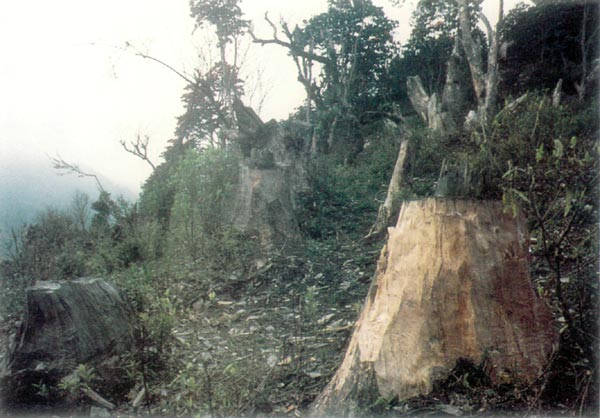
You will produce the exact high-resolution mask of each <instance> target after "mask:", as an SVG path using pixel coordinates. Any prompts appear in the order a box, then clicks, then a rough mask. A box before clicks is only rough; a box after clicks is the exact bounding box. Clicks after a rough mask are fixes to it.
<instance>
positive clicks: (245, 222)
mask: <svg viewBox="0 0 600 418" xmlns="http://www.w3.org/2000/svg"><path fill="white" fill-rule="evenodd" d="M234 109H235V111H236V117H237V119H238V125H239V135H238V139H237V140H238V143H239V144H240V149H241V151H242V159H241V161H240V167H239V168H240V174H239V184H238V191H237V194H236V199H235V202H234V205H233V207H234V214H233V225H234V226H235V227H236V228H237V229H238V230H241V231H243V232H248V233H255V234H256V235H257V236H258V237H259V239H260V243H261V246H262V248H263V249H269V248H270V247H272V246H273V244H278V243H283V242H288V241H295V240H297V239H298V238H299V237H300V229H299V226H298V221H297V219H296V211H297V208H296V205H297V203H296V200H297V199H296V196H297V194H298V191H299V190H302V189H304V188H305V187H306V173H305V169H306V167H305V164H306V161H305V157H306V150H305V143H304V142H305V141H304V140H303V139H302V138H296V137H292V136H288V135H285V133H284V132H283V129H282V128H281V127H280V126H279V125H278V124H277V123H276V122H275V121H270V122H267V123H263V122H262V121H261V120H260V118H259V117H258V116H257V115H256V113H254V111H252V109H250V108H248V107H246V106H244V105H243V104H242V103H241V102H240V101H236V102H235V103H234Z"/></svg>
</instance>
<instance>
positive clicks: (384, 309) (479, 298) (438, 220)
mask: <svg viewBox="0 0 600 418" xmlns="http://www.w3.org/2000/svg"><path fill="white" fill-rule="evenodd" d="M528 257H529V255H528V234H527V230H526V223H525V219H523V217H522V216H517V217H513V216H512V215H509V214H506V213H504V211H503V207H502V203H500V202H495V201H475V200H453V199H435V198H432V199H426V200H422V201H413V202H408V203H405V204H404V206H403V207H402V209H401V212H400V215H399V218H398V222H397V224H396V227H395V228H390V234H389V239H388V242H387V245H386V246H385V247H384V249H383V251H382V253H381V257H380V259H379V263H378V266H377V272H376V275H375V278H374V282H373V284H372V287H371V289H370V291H369V294H368V296H367V300H366V303H365V307H364V310H363V312H362V314H361V316H360V318H359V320H358V322H357V324H356V328H355V331H354V334H353V336H352V340H351V342H350V345H349V347H348V350H347V351H346V355H345V358H344V360H343V362H342V365H341V366H340V367H339V369H338V370H337V372H336V374H335V376H334V377H333V379H332V380H331V382H330V383H329V384H328V385H327V387H326V388H325V389H324V391H323V392H322V393H321V395H320V396H319V397H318V398H317V400H316V401H315V403H314V405H313V409H312V412H313V416H331V414H334V415H335V416H338V417H343V416H353V415H356V414H358V416H360V415H361V413H360V412H357V411H360V410H361V408H364V407H365V406H367V405H369V404H372V402H374V401H375V400H377V399H378V398H379V397H384V398H386V399H392V398H394V397H398V399H400V400H402V399H407V398H410V397H413V396H418V395H426V394H428V393H429V392H430V391H431V390H432V387H433V383H434V382H435V381H437V380H438V379H442V378H444V377H445V376H446V375H447V374H448V373H449V372H450V371H451V370H452V368H453V367H454V366H455V364H456V363H457V361H458V360H459V359H461V358H463V359H469V360H471V361H472V362H474V363H475V364H482V363H483V364H485V367H486V372H487V373H488V374H489V376H490V378H491V379H492V381H493V382H495V383H501V382H502V379H503V378H504V376H505V375H506V374H508V375H510V376H511V378H512V382H513V383H514V384H517V385H521V384H523V385H524V384H528V383H531V382H533V381H535V380H536V379H537V378H538V376H539V375H540V373H541V372H542V371H543V370H544V367H545V366H546V364H547V362H548V359H549V357H550V355H551V353H552V351H553V349H554V348H555V345H556V343H557V340H558V337H557V335H558V334H557V331H556V329H555V327H554V323H553V320H552V316H551V313H550V311H549V309H548V307H547V306H546V305H545V304H544V302H543V301H542V300H541V299H540V298H539V297H538V296H537V295H536V294H535V292H534V290H533V288H532V285H531V282H530V278H529V260H528Z"/></svg>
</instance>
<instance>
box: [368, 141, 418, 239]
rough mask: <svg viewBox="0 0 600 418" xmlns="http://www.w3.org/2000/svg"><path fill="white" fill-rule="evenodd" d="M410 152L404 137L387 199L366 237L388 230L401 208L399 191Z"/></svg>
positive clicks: (380, 207)
mask: <svg viewBox="0 0 600 418" xmlns="http://www.w3.org/2000/svg"><path fill="white" fill-rule="evenodd" d="M407 153H408V140H406V139H403V140H402V141H401V142H400V150H399V151H398V158H396V164H395V165H394V171H393V173H392V178H391V179H390V184H389V186H388V190H387V195H386V197H385V201H384V202H383V204H382V205H381V206H379V211H378V213H377V220H376V221H375V224H374V225H373V226H372V227H371V230H370V231H369V233H368V234H367V236H366V237H365V238H366V239H369V238H372V237H376V236H379V235H380V234H382V233H383V232H384V231H386V230H387V227H388V226H389V223H390V220H391V219H393V217H394V216H395V215H396V214H397V213H398V211H399V210H400V198H399V193H400V189H401V188H402V180H403V173H404V162H405V161H406V154H407Z"/></svg>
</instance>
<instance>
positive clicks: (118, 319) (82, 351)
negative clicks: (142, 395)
mask: <svg viewBox="0 0 600 418" xmlns="http://www.w3.org/2000/svg"><path fill="white" fill-rule="evenodd" d="M133 318H134V315H133V313H132V311H131V310H130V308H129V305H128V303H127V302H126V301H125V299H124V298H123V297H122V295H121V294H120V292H119V291H118V290H117V289H116V288H115V287H113V286H112V285H111V284H109V283H108V282H106V281H104V280H102V279H97V278H83V279H78V280H73V281H69V282H60V283H57V282H41V283H40V284H38V285H36V286H33V287H31V288H29V289H28V290H27V311H26V313H25V318H24V320H23V323H22V325H21V327H20V329H19V331H18V333H17V335H16V342H17V343H16V346H15V348H14V350H13V351H12V352H11V353H9V358H8V365H7V368H6V370H5V376H2V384H1V388H0V389H1V390H2V395H3V396H2V398H3V403H4V408H6V409H8V410H12V411H19V410H24V409H25V410H30V409H31V408H35V406H40V405H45V406H47V407H52V406H53V405H52V404H53V403H54V402H57V403H59V399H57V398H55V399H49V398H51V397H52V396H42V394H41V392H43V391H44V390H46V389H47V390H48V391H49V392H48V393H47V395H52V391H53V389H54V390H55V389H56V386H57V384H58V383H59V382H60V380H61V379H62V378H63V377H65V376H67V375H69V374H70V373H71V372H73V371H74V370H75V369H76V368H77V366H78V365H80V364H88V365H91V366H93V367H96V368H97V372H98V374H99V375H101V373H102V370H101V367H102V365H103V362H107V363H108V361H109V360H110V359H111V357H113V356H115V355H118V354H122V353H124V352H126V351H128V350H129V349H130V348H131V347H132V346H133V344H134V336H133ZM111 367H112V369H113V370H110V371H109V370H108V368H111ZM108 368H107V369H106V370H105V371H106V372H108V373H110V372H112V371H114V365H111V366H109V367H108ZM99 377H101V378H102V377H106V376H99ZM119 380H120V381H119V382H112V384H113V386H115V387H116V386H119V385H122V384H123V383H124V381H125V380H126V379H123V376H121V378H120V379H119ZM109 384H111V383H109ZM44 388H45V389H44Z"/></svg>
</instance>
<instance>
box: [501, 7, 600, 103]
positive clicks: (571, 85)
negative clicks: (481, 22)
mask: <svg viewBox="0 0 600 418" xmlns="http://www.w3.org/2000/svg"><path fill="white" fill-rule="evenodd" d="M584 22H585V23H584ZM598 24H599V22H598V3H597V2H559V3H557V4H547V5H543V6H535V7H529V6H526V5H523V4H522V5H519V6H517V7H515V8H514V9H512V10H510V11H509V12H508V14H507V15H506V18H505V19H504V24H503V25H502V28H501V35H502V38H503V39H504V40H505V41H506V42H509V43H510V47H509V48H508V51H507V56H506V62H507V63H508V64H509V65H503V66H501V71H502V77H501V79H502V83H501V89H502V90H503V91H504V92H505V94H513V95H517V94H521V92H523V91H525V90H533V89H552V88H554V86H555V85H556V83H557V81H558V80H559V79H562V80H563V91H564V92H565V93H567V94H575V93H576V90H577V89H576V83H578V82H581V78H582V76H583V75H584V71H586V72H587V74H589V72H590V71H591V67H592V66H593V63H592V62H593V60H594V58H596V57H597V55H598V30H597V28H598ZM582 43H583V49H582Z"/></svg>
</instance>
